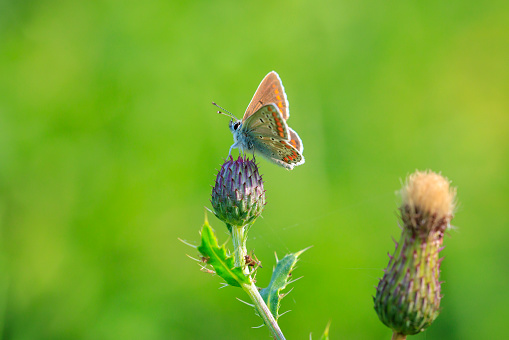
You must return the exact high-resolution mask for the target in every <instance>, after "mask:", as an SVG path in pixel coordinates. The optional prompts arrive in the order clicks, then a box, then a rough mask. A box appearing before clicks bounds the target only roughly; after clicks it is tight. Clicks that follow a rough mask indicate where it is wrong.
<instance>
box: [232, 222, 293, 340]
mask: <svg viewBox="0 0 509 340" xmlns="http://www.w3.org/2000/svg"><path fill="white" fill-rule="evenodd" d="M247 228H248V226H243V227H237V226H231V229H230V231H231V235H232V242H233V247H234V258H235V266H237V267H240V268H242V270H243V271H244V274H246V275H247V276H249V275H250V273H249V268H248V267H247V266H246V265H245V264H246V259H245V257H246V255H247V248H246V239H247V237H246V236H247V235H246V231H247ZM250 281H251V280H250ZM242 289H244V291H245V292H246V293H247V295H249V297H250V298H251V300H252V301H253V303H254V306H255V309H256V311H257V312H258V315H260V317H261V318H262V319H263V322H264V323H265V325H266V326H267V327H268V328H269V329H270V331H271V332H272V335H274V339H277V340H286V339H285V336H284V335H283V332H282V331H281V328H279V325H278V324H277V321H276V319H274V316H273V315H272V313H271V312H270V310H269V308H268V307H267V305H266V304H265V301H263V298H262V296H261V295H260V293H259V292H258V288H256V286H255V284H254V283H253V282H252V281H251V283H250V284H243V285H242Z"/></svg>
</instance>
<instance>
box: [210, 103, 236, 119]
mask: <svg viewBox="0 0 509 340" xmlns="http://www.w3.org/2000/svg"><path fill="white" fill-rule="evenodd" d="M212 105H214V106H216V107H218V108H220V109H221V110H223V111H224V112H227V113H228V114H226V113H224V112H222V111H217V113H220V114H222V115H225V116H228V117H230V118H233V119H235V120H238V119H237V117H235V116H234V115H233V113H231V112H230V111H228V110H226V109H225V108H223V107H221V106H219V105H217V104H216V103H215V102H212Z"/></svg>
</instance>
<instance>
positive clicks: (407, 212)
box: [400, 171, 456, 232]
mask: <svg viewBox="0 0 509 340" xmlns="http://www.w3.org/2000/svg"><path fill="white" fill-rule="evenodd" d="M400 193H401V198H402V204H401V207H400V210H401V216H402V219H403V222H410V224H409V225H408V227H414V228H424V229H426V228H427V229H428V230H427V231H432V230H434V229H436V228H440V229H441V228H444V227H445V228H447V227H448V226H449V222H450V220H451V218H452V215H453V212H454V207H455V197H456V189H455V188H451V187H450V186H449V181H448V180H447V179H445V178H444V177H442V176H441V175H439V174H436V173H434V172H431V171H424V172H421V171H416V172H415V173H413V174H412V175H410V176H409V177H408V178H407V180H406V183H405V185H404V186H403V188H402V189H401V191H400ZM419 218H420V219H421V221H420V222H421V223H418V222H419V221H418V219H419ZM407 219H408V220H407ZM429 219H432V220H433V222H436V223H438V225H437V224H432V223H430V222H431V221H430V220H429ZM440 221H442V222H447V223H446V224H445V225H442V224H440V223H439V222H440ZM426 222H428V223H426ZM404 225H405V226H407V223H404ZM423 231H424V230H423ZM443 231H445V229H443V230H442V232H443Z"/></svg>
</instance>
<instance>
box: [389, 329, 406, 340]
mask: <svg viewBox="0 0 509 340" xmlns="http://www.w3.org/2000/svg"><path fill="white" fill-rule="evenodd" d="M391 340H406V335H405V334H402V333H399V332H396V331H393V332H392V339H391Z"/></svg>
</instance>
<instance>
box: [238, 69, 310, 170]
mask: <svg viewBox="0 0 509 340" xmlns="http://www.w3.org/2000/svg"><path fill="white" fill-rule="evenodd" d="M289 116H290V114H289V109H288V101H287V99H286V93H285V91H284V88H283V84H282V82H281V79H280V78H279V76H278V74H277V73H276V72H274V71H272V72H270V73H269V74H267V76H265V78H264V79H263V80H262V82H261V83H260V85H259V86H258V89H257V90H256V92H255V95H254V96H253V99H252V100H251V103H250V104H249V106H248V108H247V110H246V113H245V114H244V117H243V118H242V120H235V121H234V120H232V121H230V124H229V127H230V131H231V132H232V133H233V141H234V143H233V145H232V146H231V147H230V153H231V150H232V149H233V148H239V149H240V150H241V152H252V153H256V154H259V155H261V156H262V157H264V158H266V159H267V160H269V161H271V162H273V163H275V164H277V165H279V166H282V167H284V168H286V169H289V170H291V169H293V168H294V167H295V166H297V165H301V164H304V161H305V160H304V156H303V155H302V152H303V151H304V147H303V145H302V141H301V139H300V138H299V135H298V134H297V133H296V132H295V131H293V130H292V129H291V128H290V127H288V124H287V123H286V120H287V119H288V118H289Z"/></svg>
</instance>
